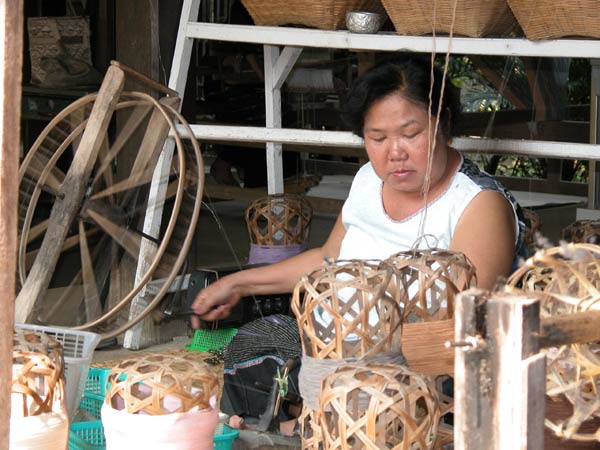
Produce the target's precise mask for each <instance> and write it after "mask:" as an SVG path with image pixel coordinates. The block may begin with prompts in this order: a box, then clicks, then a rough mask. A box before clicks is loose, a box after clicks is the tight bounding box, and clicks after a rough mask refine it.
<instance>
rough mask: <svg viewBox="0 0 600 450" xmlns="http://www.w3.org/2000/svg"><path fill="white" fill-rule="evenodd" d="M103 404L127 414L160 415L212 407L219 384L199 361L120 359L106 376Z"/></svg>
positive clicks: (153, 357) (167, 357)
mask: <svg viewBox="0 0 600 450" xmlns="http://www.w3.org/2000/svg"><path fill="white" fill-rule="evenodd" d="M108 384H109V385H110V389H109V391H108V392H107V394H106V402H107V403H108V404H109V405H111V407H112V408H113V409H117V410H126V411H127V412H128V413H131V414H138V413H143V414H149V415H162V414H170V413H176V412H187V411H190V410H192V409H193V408H196V407H198V408H199V409H200V410H205V409H209V408H212V404H211V399H212V400H213V401H214V399H215V398H216V396H217V394H218V389H219V381H218V378H217V375H216V374H215V373H214V371H213V370H212V369H211V367H210V366H209V365H208V364H206V363H205V362H203V361H200V360H190V359H185V358H182V357H180V356H174V355H164V354H147V355H144V356H142V357H139V358H135V359H128V360H124V361H122V362H121V363H119V364H118V365H117V366H115V367H113V368H112V369H111V371H110V373H109V375H108Z"/></svg>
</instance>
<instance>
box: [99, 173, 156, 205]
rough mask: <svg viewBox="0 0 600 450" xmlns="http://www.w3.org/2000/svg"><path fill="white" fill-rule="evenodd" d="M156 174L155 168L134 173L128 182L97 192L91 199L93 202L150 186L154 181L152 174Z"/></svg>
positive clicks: (121, 182) (124, 181)
mask: <svg viewBox="0 0 600 450" xmlns="http://www.w3.org/2000/svg"><path fill="white" fill-rule="evenodd" d="M153 173H154V168H153V167H150V168H148V169H146V170H145V171H142V172H138V173H132V174H131V175H130V176H129V177H128V178H127V179H126V180H123V181H120V182H118V183H115V184H112V185H110V186H109V187H108V188H106V189H104V190H103V191H100V192H97V193H95V194H94V195H92V196H91V197H90V199H91V200H98V199H100V198H104V197H106V196H108V195H112V194H116V193H118V192H123V191H128V190H130V189H132V188H134V187H138V186H142V185H144V184H148V183H150V182H151V181H152V174H153Z"/></svg>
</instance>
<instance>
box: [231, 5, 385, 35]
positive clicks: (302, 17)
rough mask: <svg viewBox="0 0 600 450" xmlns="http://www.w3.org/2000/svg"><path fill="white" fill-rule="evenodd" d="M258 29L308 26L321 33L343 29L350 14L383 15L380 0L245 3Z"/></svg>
mask: <svg viewBox="0 0 600 450" xmlns="http://www.w3.org/2000/svg"><path fill="white" fill-rule="evenodd" d="M242 4H243V5H244V6H245V7H246V9H247V10H248V12H249V13H250V15H251V16H252V19H253V20H254V23H255V24H256V25H285V24H293V25H306V26H307V27H314V28H320V29H321V30H339V29H341V28H343V26H344V23H345V20H346V12H348V11H367V12H374V13H380V14H383V13H384V10H383V6H382V5H381V2H380V1H379V0H296V1H293V2H289V1H287V0H271V1H269V0H242Z"/></svg>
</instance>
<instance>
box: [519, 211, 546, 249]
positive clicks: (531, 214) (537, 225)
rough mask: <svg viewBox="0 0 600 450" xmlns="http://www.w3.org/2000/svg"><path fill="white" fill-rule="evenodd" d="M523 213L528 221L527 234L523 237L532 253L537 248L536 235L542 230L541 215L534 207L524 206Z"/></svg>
mask: <svg viewBox="0 0 600 450" xmlns="http://www.w3.org/2000/svg"><path fill="white" fill-rule="evenodd" d="M523 215H524V216H525V220H526V221H527V222H526V227H525V236H524V237H523V238H524V240H525V245H526V246H527V250H529V252H530V254H531V253H533V251H534V250H535V244H536V235H537V233H539V232H540V230H541V226H542V222H541V220H540V215H539V214H538V213H536V212H535V211H534V210H533V209H529V208H523Z"/></svg>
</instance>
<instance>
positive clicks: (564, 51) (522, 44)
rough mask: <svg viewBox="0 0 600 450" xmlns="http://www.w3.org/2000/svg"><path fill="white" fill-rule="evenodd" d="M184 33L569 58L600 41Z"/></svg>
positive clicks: (203, 26) (272, 31) (298, 31)
mask: <svg viewBox="0 0 600 450" xmlns="http://www.w3.org/2000/svg"><path fill="white" fill-rule="evenodd" d="M186 35H187V36H188V37H190V38H195V39H209V40H219V41H230V42H234V41H235V42H252V43H257V44H269V45H286V46H287V45H289V46H295V47H317V48H346V49H351V50H371V51H400V50H407V51H414V52H421V53H431V51H433V50H435V52H436V53H439V54H443V53H446V51H447V50H448V46H450V52H451V53H454V54H465V55H505V56H506V55H514V56H544V57H561V56H568V57H572V58H597V57H598V55H600V40H592V39H553V40H542V41H529V40H527V39H516V38H514V39H493V38H476V39H474V38H465V37H454V38H452V42H451V44H450V39H449V38H448V37H440V36H436V38H435V41H434V39H433V38H432V37H431V36H400V35H397V34H394V33H378V34H355V33H350V32H348V31H322V30H311V29H302V28H286V27H262V26H255V25H223V24H213V23H200V22H196V23H190V24H188V26H187V28H186Z"/></svg>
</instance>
